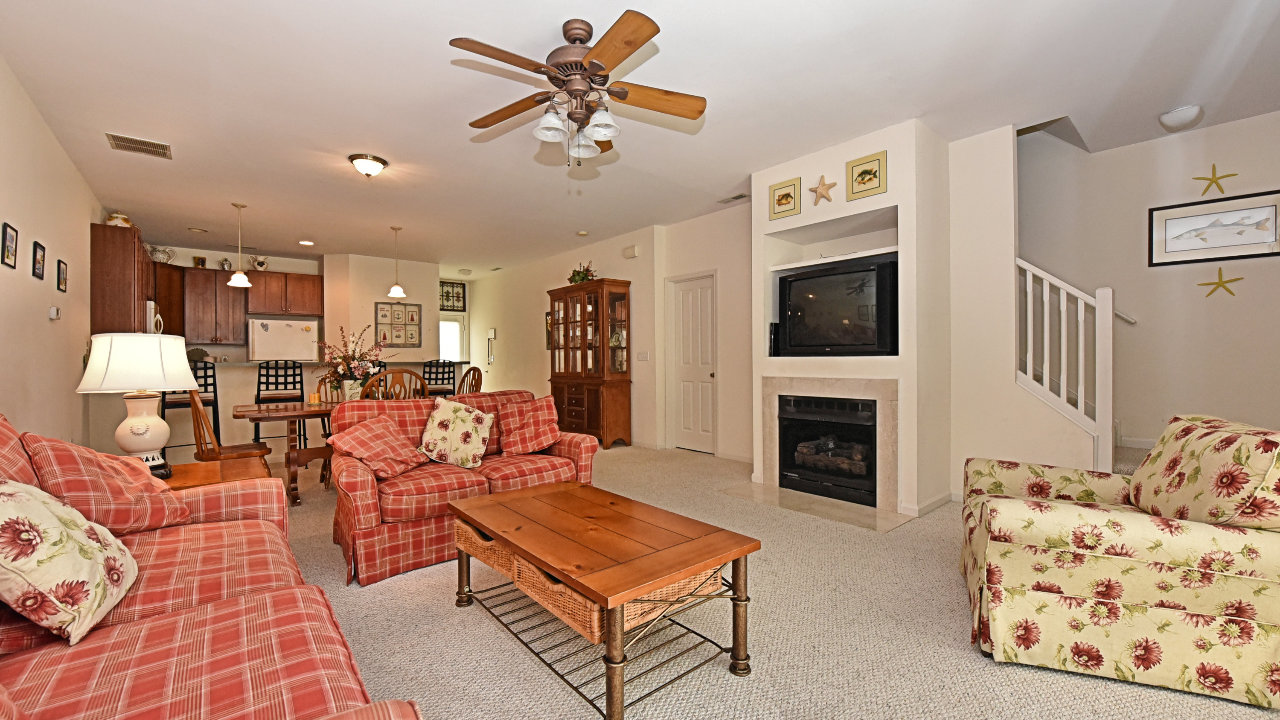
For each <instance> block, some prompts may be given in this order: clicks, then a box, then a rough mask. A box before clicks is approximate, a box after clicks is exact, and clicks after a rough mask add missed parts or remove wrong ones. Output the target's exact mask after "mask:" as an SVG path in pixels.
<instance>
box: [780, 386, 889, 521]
mask: <svg viewBox="0 0 1280 720" xmlns="http://www.w3.org/2000/svg"><path fill="white" fill-rule="evenodd" d="M778 484H779V485H780V486H782V487H784V488H789V489H791V490H800V491H802V492H807V493H812V494H814V495H823V496H826V497H831V498H836V499H839V500H845V501H848V502H853V503H858V504H859V505H869V506H871V507H875V505H876V401H875V400H856V399H850V398H828V397H809V396H803V395H779V396H778Z"/></svg>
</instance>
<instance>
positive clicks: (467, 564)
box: [453, 550, 471, 607]
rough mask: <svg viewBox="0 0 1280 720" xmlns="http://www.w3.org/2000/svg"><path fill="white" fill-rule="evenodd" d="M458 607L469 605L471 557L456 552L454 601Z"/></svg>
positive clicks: (462, 552)
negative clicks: (456, 589)
mask: <svg viewBox="0 0 1280 720" xmlns="http://www.w3.org/2000/svg"><path fill="white" fill-rule="evenodd" d="M453 604H454V605H457V606H458V607H467V606H468V605H470V604H471V556H470V555H468V554H467V553H466V552H464V551H462V550H459V551H458V599H457V600H455V601H454V603H453Z"/></svg>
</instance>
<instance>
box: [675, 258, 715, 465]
mask: <svg viewBox="0 0 1280 720" xmlns="http://www.w3.org/2000/svg"><path fill="white" fill-rule="evenodd" d="M668 307H669V316H670V320H671V322H670V327H671V329H672V342H671V343H670V345H669V347H670V348H671V350H670V353H669V355H668V357H670V366H669V368H668V375H667V378H668V380H667V387H668V393H667V407H668V408H669V409H670V410H669V415H668V424H667V427H668V428H669V435H668V437H669V440H670V442H671V444H672V445H674V446H675V447H679V448H685V449H687V450H697V451H699V452H706V453H714V452H715V451H716V425H715V420H716V383H715V377H716V323H715V317H716V308H715V278H713V277H712V276H705V277H699V278H693V279H690V280H682V281H680V282H675V283H671V295H670V304H669V306H668Z"/></svg>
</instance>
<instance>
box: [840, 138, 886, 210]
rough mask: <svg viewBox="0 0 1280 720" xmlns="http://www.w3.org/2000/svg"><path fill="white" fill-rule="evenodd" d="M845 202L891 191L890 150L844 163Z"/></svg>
mask: <svg viewBox="0 0 1280 720" xmlns="http://www.w3.org/2000/svg"><path fill="white" fill-rule="evenodd" d="M844 187H845V197H844V200H845V202H849V201H850V200H857V199H858V198H864V197H868V196H870V195H879V194H880V193H883V192H889V151H888V150H881V151H880V152H878V153H876V154H874V155H868V156H866V157H861V158H858V159H857V160H850V161H849V162H847V163H845V164H844Z"/></svg>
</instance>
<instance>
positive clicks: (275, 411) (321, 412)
mask: <svg viewBox="0 0 1280 720" xmlns="http://www.w3.org/2000/svg"><path fill="white" fill-rule="evenodd" d="M336 407H338V403H336V402H320V403H308V402H264V403H257V404H254V405H236V406H235V407H233V408H232V409H231V417H233V418H236V419H237V420H248V421H249V422H252V423H263V422H284V423H285V424H286V427H287V428H288V429H287V431H286V437H287V439H288V449H287V450H286V452H285V467H286V468H287V469H288V473H289V478H288V482H287V483H286V489H287V490H288V493H289V502H290V503H292V504H294V505H300V504H302V499H301V498H300V497H298V468H300V467H306V466H307V465H308V464H310V463H311V462H313V461H316V460H328V459H329V456H330V454H331V453H332V451H331V450H330V448H329V446H328V445H327V444H322V445H320V446H319V447H307V448H304V447H302V446H301V442H300V438H301V437H302V434H303V433H305V432H306V421H307V420H316V419H319V418H327V417H329V413H331V412H333V409H334V408H336Z"/></svg>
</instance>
